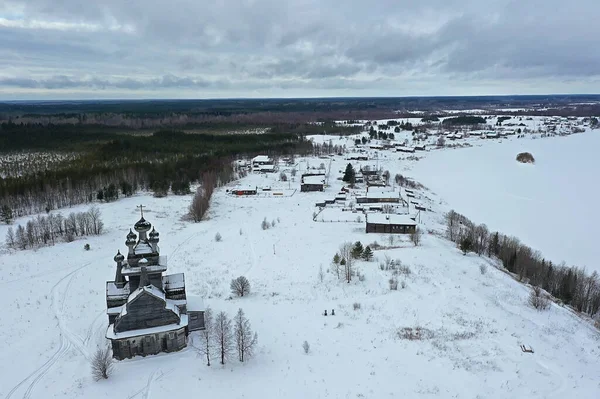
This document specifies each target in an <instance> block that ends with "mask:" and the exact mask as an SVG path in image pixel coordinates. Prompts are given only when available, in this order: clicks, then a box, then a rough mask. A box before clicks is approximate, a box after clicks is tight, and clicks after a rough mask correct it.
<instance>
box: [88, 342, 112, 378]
mask: <svg viewBox="0 0 600 399" xmlns="http://www.w3.org/2000/svg"><path fill="white" fill-rule="evenodd" d="M112 369H113V358H112V355H111V353H110V347H109V346H106V347H105V348H98V349H97V350H96V353H95V354H94V357H93V358H92V377H94V380H96V381H100V380H101V379H103V378H104V379H107V378H108V377H109V376H110V375H111V373H112Z"/></svg>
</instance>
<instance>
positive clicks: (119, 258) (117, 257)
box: [114, 251, 125, 263]
mask: <svg viewBox="0 0 600 399" xmlns="http://www.w3.org/2000/svg"><path fill="white" fill-rule="evenodd" d="M114 259H115V262H117V263H119V262H123V261H124V260H125V257H124V256H123V254H121V251H117V254H116V255H115V258H114Z"/></svg>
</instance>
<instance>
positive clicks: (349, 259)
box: [339, 242, 354, 283]
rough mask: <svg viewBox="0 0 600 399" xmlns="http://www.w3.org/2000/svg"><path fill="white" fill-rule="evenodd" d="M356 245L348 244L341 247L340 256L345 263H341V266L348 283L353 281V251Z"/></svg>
mask: <svg viewBox="0 0 600 399" xmlns="http://www.w3.org/2000/svg"><path fill="white" fill-rule="evenodd" d="M353 248H354V245H353V244H352V243H351V242H346V243H344V244H342V245H341V246H340V252H339V253H340V256H341V257H342V259H343V260H344V261H345V262H340V265H341V266H342V267H343V270H344V279H345V280H346V282H347V283H350V281H351V280H352V275H353V274H354V257H353V256H352V249H353Z"/></svg>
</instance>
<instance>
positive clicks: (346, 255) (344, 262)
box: [331, 241, 373, 283]
mask: <svg viewBox="0 0 600 399" xmlns="http://www.w3.org/2000/svg"><path fill="white" fill-rule="evenodd" d="M359 259H362V260H365V261H367V262H369V261H371V260H373V250H371V247H370V246H368V245H367V246H366V247H363V245H362V243H361V242H360V241H357V242H355V243H354V244H352V243H351V242H345V243H343V244H342V245H340V249H339V251H338V252H336V254H335V255H334V256H333V261H332V263H331V270H332V271H333V274H335V276H336V277H337V278H338V279H343V280H345V281H346V282H347V283H350V282H351V281H352V277H353V276H354V275H355V274H357V273H356V271H355V267H354V262H355V260H359Z"/></svg>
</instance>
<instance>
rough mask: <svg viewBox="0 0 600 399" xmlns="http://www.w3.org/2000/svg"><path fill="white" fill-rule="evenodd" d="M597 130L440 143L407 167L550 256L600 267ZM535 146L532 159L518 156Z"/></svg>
mask: <svg viewBox="0 0 600 399" xmlns="http://www.w3.org/2000/svg"><path fill="white" fill-rule="evenodd" d="M599 148H600V132H597V131H591V132H588V133H584V134H577V135H572V136H567V137H554V138H549V139H538V140H530V139H528V140H510V141H505V142H504V143H502V144H501V145H497V144H495V143H492V144H491V145H484V146H482V147H472V148H463V149H457V150H444V151H436V152H434V153H431V154H429V155H428V156H427V157H425V158H423V159H422V160H420V161H419V162H416V163H414V165H413V166H412V170H410V174H411V175H412V176H413V177H415V178H416V179H417V180H418V181H420V182H421V183H422V184H424V185H425V186H427V187H429V188H430V189H431V190H433V191H434V192H436V193H437V194H438V195H440V196H441V197H442V198H443V199H444V200H445V201H446V202H447V203H448V204H450V205H449V206H450V207H452V208H454V209H455V210H456V211H457V212H459V213H462V214H464V215H465V216H467V217H468V218H470V219H471V220H473V221H474V222H476V223H485V224H486V225H487V226H488V227H489V228H490V229H492V230H498V231H501V232H504V233H506V234H509V235H514V236H516V237H518V238H519V239H520V240H521V241H523V242H524V243H525V244H527V245H529V246H531V247H532V248H534V249H537V250H539V251H540V252H541V253H542V254H543V256H544V257H546V258H547V259H550V260H552V261H553V262H561V261H566V262H567V263H568V264H570V265H576V266H580V267H584V266H585V267H586V268H587V269H588V270H590V271H591V270H597V271H598V272H600V263H599V262H598V258H599V256H600V252H599V250H598V245H597V242H596V234H595V231H596V229H597V226H600V213H599V212H598V209H597V206H596V203H595V200H594V199H595V198H598V196H599V195H600V188H599V187H598V185H597V184H596V183H595V182H596V181H597V180H598V172H599V171H600V157H598V149H599ZM524 151H527V152H530V153H531V154H533V156H534V158H535V164H533V165H531V164H521V163H518V162H517V161H516V160H515V158H516V156H517V154H518V153H520V152H524Z"/></svg>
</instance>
